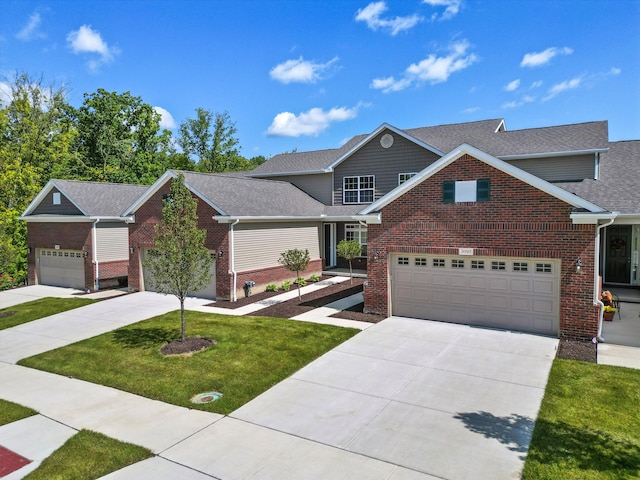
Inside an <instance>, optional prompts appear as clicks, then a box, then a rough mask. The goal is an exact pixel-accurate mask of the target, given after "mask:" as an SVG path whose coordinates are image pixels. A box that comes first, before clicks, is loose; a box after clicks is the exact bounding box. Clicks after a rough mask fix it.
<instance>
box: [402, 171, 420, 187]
mask: <svg viewBox="0 0 640 480" xmlns="http://www.w3.org/2000/svg"><path fill="white" fill-rule="evenodd" d="M415 175H416V174H415V173H399V174H398V185H402V184H403V183H404V182H406V181H407V180H409V179H410V178H411V177H414V176H415Z"/></svg>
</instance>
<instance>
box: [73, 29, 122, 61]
mask: <svg viewBox="0 0 640 480" xmlns="http://www.w3.org/2000/svg"><path fill="white" fill-rule="evenodd" d="M67 43H68V44H69V46H70V47H71V50H72V51H73V53H76V54H78V53H80V54H81V53H88V54H98V55H99V59H98V60H96V59H94V58H92V59H90V60H89V61H88V63H87V64H88V66H89V69H90V70H97V69H98V68H99V67H100V66H101V65H102V64H104V63H110V62H112V61H113V59H114V57H115V55H116V54H117V53H119V52H118V49H117V48H115V47H109V45H108V44H107V42H105V41H104V40H103V39H102V37H101V36H100V33H99V32H97V31H95V30H93V29H92V28H91V26H90V25H82V26H81V27H80V28H79V29H78V30H74V31H71V32H69V34H68V35H67Z"/></svg>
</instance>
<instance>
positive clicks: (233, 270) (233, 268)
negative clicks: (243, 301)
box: [229, 219, 240, 302]
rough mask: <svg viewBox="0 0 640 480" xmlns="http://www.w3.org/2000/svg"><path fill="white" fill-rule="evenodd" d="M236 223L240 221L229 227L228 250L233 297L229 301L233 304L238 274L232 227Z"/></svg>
mask: <svg viewBox="0 0 640 480" xmlns="http://www.w3.org/2000/svg"><path fill="white" fill-rule="evenodd" d="M238 223H240V219H237V220H236V221H235V222H233V223H232V224H231V225H230V226H229V250H231V251H230V252H229V255H230V256H231V258H230V259H229V267H230V269H231V273H232V274H233V296H232V297H231V299H232V300H231V301H233V302H235V301H237V300H238V296H237V295H236V287H237V286H238V285H237V284H238V272H236V265H235V263H236V262H235V249H234V244H233V226H234V225H237V224H238Z"/></svg>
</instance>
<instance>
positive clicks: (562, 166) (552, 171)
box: [508, 154, 596, 182]
mask: <svg viewBox="0 0 640 480" xmlns="http://www.w3.org/2000/svg"><path fill="white" fill-rule="evenodd" d="M508 163H510V164H511V165H513V166H514V167H518V168H520V169H522V170H524V171H525V172H529V173H531V174H532V175H535V176H536V177H540V178H542V179H543V180H546V181H548V182H571V181H578V180H584V179H587V178H594V176H595V164H596V159H595V155H594V154H590V155H573V156H568V157H553V158H528V159H522V160H508Z"/></svg>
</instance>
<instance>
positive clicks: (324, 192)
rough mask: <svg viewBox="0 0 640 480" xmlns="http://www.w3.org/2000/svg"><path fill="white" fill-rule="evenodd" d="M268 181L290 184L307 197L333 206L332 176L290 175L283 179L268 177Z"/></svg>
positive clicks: (327, 174) (318, 174) (321, 174)
mask: <svg viewBox="0 0 640 480" xmlns="http://www.w3.org/2000/svg"><path fill="white" fill-rule="evenodd" d="M267 179H268V180H280V181H283V182H289V183H291V184H293V185H295V186H296V187H298V188H299V189H300V190H302V191H303V192H305V193H306V194H307V195H309V196H311V197H313V198H315V199H316V200H318V201H319V202H321V203H324V204H325V205H331V174H330V173H315V174H311V175H288V176H282V177H267Z"/></svg>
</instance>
